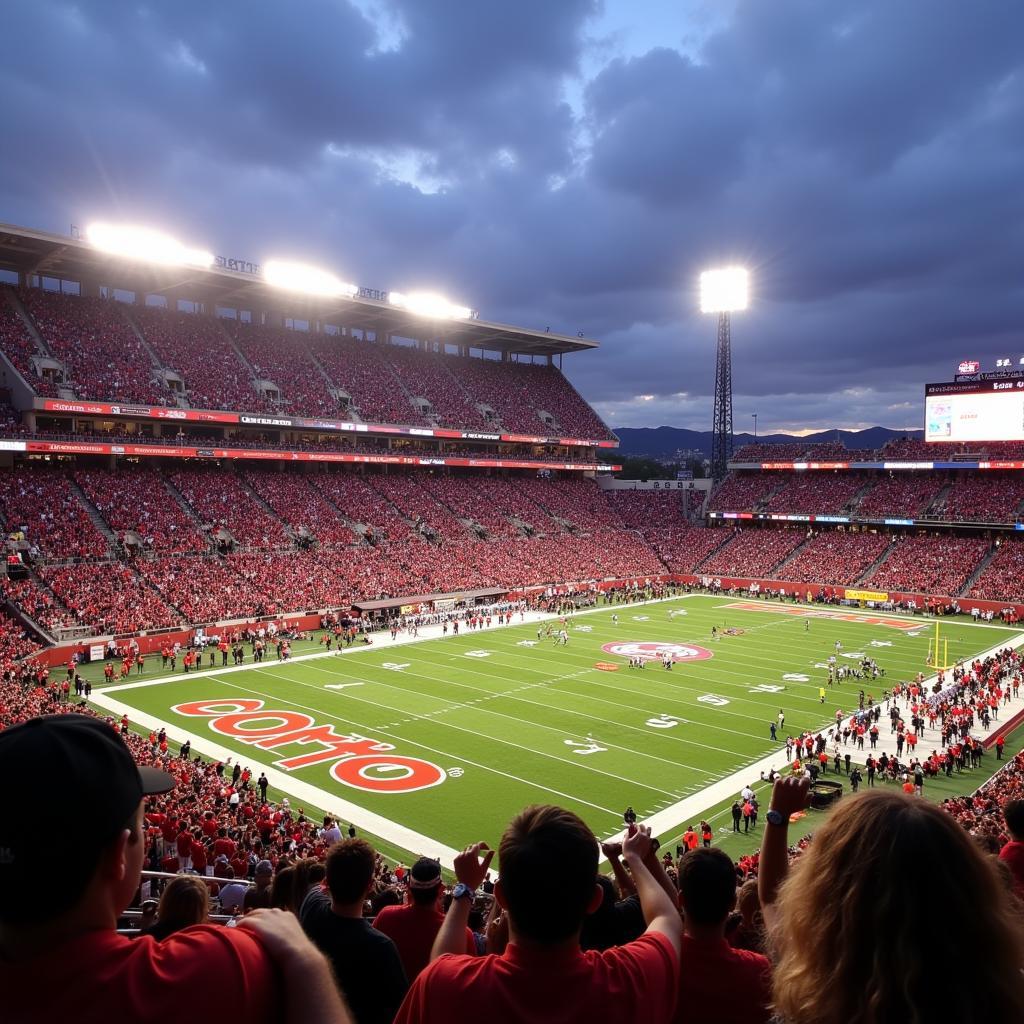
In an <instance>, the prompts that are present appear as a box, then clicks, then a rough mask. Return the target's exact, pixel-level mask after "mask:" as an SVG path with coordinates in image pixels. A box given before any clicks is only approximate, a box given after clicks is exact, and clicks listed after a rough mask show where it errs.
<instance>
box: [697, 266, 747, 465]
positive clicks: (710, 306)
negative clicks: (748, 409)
mask: <svg viewBox="0 0 1024 1024" xmlns="http://www.w3.org/2000/svg"><path fill="white" fill-rule="evenodd" d="M749 294H750V286H749V275H748V274H747V271H746V270H744V269H743V268H742V267H725V268H724V269H722V270H706V271H705V272H704V273H703V274H701V275H700V310H701V312H702V313H717V314H718V348H717V354H716V358H715V412H714V417H713V421H712V428H711V429H712V436H711V477H712V479H713V480H721V479H722V477H724V476H725V474H726V470H727V466H728V462H729V457H730V456H731V455H732V330H731V324H730V320H729V314H730V313H733V312H738V311H740V310H744V309H746V308H747V303H748V300H749Z"/></svg>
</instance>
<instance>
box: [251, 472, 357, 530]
mask: <svg viewBox="0 0 1024 1024" xmlns="http://www.w3.org/2000/svg"><path fill="white" fill-rule="evenodd" d="M242 479H243V480H244V481H245V482H246V483H247V484H248V485H249V487H251V488H252V489H253V490H254V491H255V492H256V493H257V494H258V495H259V496H260V498H262V499H263V501H265V502H266V503H267V504H268V505H269V506H270V507H271V508H272V509H273V511H274V513H275V515H277V517H278V518H279V519H281V520H282V521H283V522H285V523H287V524H288V525H289V526H290V527H291V529H292V531H293V536H295V537H299V535H300V532H301V531H303V530H305V531H308V535H309V537H310V538H311V539H315V541H316V543H317V544H319V545H321V546H324V545H330V546H337V545H345V544H351V543H353V542H354V541H355V540H356V536H355V534H354V533H353V532H352V529H351V527H349V525H348V524H347V523H346V522H344V520H343V519H342V517H341V515H340V513H339V512H338V510H337V508H335V507H334V506H333V505H332V504H331V503H330V502H329V501H327V500H326V499H325V498H324V497H323V496H322V495H321V494H320V493H319V491H318V489H317V487H316V483H315V478H314V477H312V476H310V475H307V474H305V473H288V472H279V471H278V470H275V469H264V470H249V471H247V472H245V473H243V475H242Z"/></svg>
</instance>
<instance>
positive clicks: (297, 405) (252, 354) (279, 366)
mask: <svg viewBox="0 0 1024 1024" xmlns="http://www.w3.org/2000/svg"><path fill="white" fill-rule="evenodd" d="M222 326H223V327H224V329H225V330H226V331H227V332H228V333H229V334H230V335H231V337H232V339H233V340H234V342H235V344H236V345H237V346H238V349H239V351H240V352H241V353H242V355H243V356H245V358H246V360H247V361H248V363H249V365H250V366H251V367H252V369H253V372H254V373H255V374H256V377H257V379H259V380H267V381H270V382H272V383H273V384H275V385H276V386H277V389H278V392H279V394H280V396H281V398H280V408H279V411H280V412H285V413H291V414H292V415H295V416H337V415H338V412H339V410H340V406H339V403H338V399H337V398H335V397H334V396H333V395H331V393H330V391H329V390H328V388H329V387H330V385H329V384H328V383H327V380H326V378H325V377H324V375H323V374H322V373H321V372H320V370H319V368H318V367H317V365H316V364H315V363H314V362H313V359H312V357H311V355H310V350H309V346H308V344H307V340H306V339H307V338H308V335H307V334H305V333H304V332H300V331H287V330H283V329H281V328H271V327H258V326H256V325H254V324H247V323H242V322H241V321H238V320H223V321H222Z"/></svg>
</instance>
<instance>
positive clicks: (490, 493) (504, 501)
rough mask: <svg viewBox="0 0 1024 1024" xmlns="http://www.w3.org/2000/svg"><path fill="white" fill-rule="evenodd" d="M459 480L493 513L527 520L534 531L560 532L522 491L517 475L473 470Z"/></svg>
mask: <svg viewBox="0 0 1024 1024" xmlns="http://www.w3.org/2000/svg"><path fill="white" fill-rule="evenodd" d="M462 482H463V486H466V487H468V488H469V489H470V490H471V491H473V492H475V493H476V494H477V495H479V496H480V498H481V499H482V500H483V501H484V502H486V504H487V506H489V507H490V508H491V509H493V512H494V513H497V514H498V515H500V516H504V517H505V518H506V519H518V520H519V521H520V522H523V523H528V524H529V525H530V526H531V527H532V528H533V530H534V532H536V533H545V534H551V533H561V532H562V527H561V526H560V525H559V524H558V523H556V522H555V520H554V519H552V518H551V517H550V516H549V515H548V514H547V512H545V511H544V509H542V508H541V507H540V505H538V504H537V503H536V502H535V501H531V500H530V498H528V497H527V496H526V495H525V494H524V493H523V490H522V488H521V487H520V483H521V480H520V479H519V478H517V477H503V476H483V475H482V474H480V473H475V474H473V475H472V476H467V477H465V478H464V479H463V481H462Z"/></svg>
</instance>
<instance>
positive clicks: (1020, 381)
mask: <svg viewBox="0 0 1024 1024" xmlns="http://www.w3.org/2000/svg"><path fill="white" fill-rule="evenodd" d="M993 378H994V379H993ZM924 401H925V417H924V439H925V440H926V441H1024V373H1021V372H1012V371H1011V372H1008V373H1004V374H1001V375H999V376H998V377H997V376H996V375H993V377H992V378H988V379H986V377H984V376H983V377H981V378H980V379H979V378H976V379H974V380H959V381H951V382H949V383H944V384H926V385H925V400H924Z"/></svg>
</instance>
